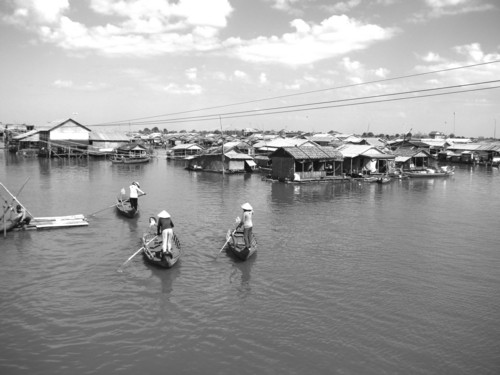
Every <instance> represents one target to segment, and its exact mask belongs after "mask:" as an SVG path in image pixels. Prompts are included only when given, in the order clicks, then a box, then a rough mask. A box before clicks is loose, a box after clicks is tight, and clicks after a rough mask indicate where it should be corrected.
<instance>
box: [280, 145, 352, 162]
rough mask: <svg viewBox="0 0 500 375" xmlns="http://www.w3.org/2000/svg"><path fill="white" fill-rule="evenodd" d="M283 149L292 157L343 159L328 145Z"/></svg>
mask: <svg viewBox="0 0 500 375" xmlns="http://www.w3.org/2000/svg"><path fill="white" fill-rule="evenodd" d="M283 150H284V151H285V152H286V153H288V154H289V155H290V156H292V157H293V158H294V159H300V160H302V159H308V160H321V159H333V160H338V161H341V160H343V157H342V154H341V153H340V152H339V151H337V150H336V149H335V148H333V147H330V146H295V147H283Z"/></svg>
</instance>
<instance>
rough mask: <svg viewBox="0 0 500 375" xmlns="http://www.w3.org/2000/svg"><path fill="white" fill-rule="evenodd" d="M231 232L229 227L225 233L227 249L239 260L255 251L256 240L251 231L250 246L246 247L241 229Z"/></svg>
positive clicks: (248, 256) (244, 258)
mask: <svg viewBox="0 0 500 375" xmlns="http://www.w3.org/2000/svg"><path fill="white" fill-rule="evenodd" d="M232 233H233V232H232V231H231V229H229V230H228V231H227V234H226V241H228V243H227V249H228V250H229V252H230V253H231V254H233V255H234V256H235V257H236V258H238V259H240V260H247V259H248V258H250V257H251V256H252V254H253V253H255V252H256V251H257V240H256V239H255V236H254V234H253V233H252V246H251V247H250V248H248V247H246V246H245V240H244V238H243V230H238V231H236V232H234V234H233V235H231V234H232Z"/></svg>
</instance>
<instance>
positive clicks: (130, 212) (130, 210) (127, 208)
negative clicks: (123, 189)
mask: <svg viewBox="0 0 500 375" xmlns="http://www.w3.org/2000/svg"><path fill="white" fill-rule="evenodd" d="M116 211H117V212H118V213H120V214H121V215H123V216H125V217H129V218H132V217H134V216H135V215H137V214H138V213H139V210H136V209H135V208H134V207H132V205H131V204H130V200H129V197H128V196H126V195H124V194H123V193H119V194H118V196H117V197H116Z"/></svg>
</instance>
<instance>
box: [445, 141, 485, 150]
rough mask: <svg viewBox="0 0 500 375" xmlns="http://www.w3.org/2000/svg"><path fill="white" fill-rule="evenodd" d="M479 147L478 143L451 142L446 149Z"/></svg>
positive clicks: (475, 148) (474, 148)
mask: <svg viewBox="0 0 500 375" xmlns="http://www.w3.org/2000/svg"><path fill="white" fill-rule="evenodd" d="M480 147H481V145H480V144H478V143H465V144H453V145H451V146H449V147H448V150H460V151H476V150H477V149H478V148H480Z"/></svg>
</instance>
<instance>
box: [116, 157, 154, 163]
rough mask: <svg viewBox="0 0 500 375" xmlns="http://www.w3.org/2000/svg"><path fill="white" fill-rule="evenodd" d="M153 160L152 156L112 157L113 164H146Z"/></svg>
mask: <svg viewBox="0 0 500 375" xmlns="http://www.w3.org/2000/svg"><path fill="white" fill-rule="evenodd" d="M150 160H151V158H150V157H145V158H127V157H123V158H113V159H111V163H112V164H145V163H149V161H150Z"/></svg>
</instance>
